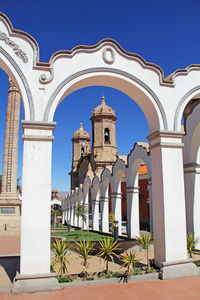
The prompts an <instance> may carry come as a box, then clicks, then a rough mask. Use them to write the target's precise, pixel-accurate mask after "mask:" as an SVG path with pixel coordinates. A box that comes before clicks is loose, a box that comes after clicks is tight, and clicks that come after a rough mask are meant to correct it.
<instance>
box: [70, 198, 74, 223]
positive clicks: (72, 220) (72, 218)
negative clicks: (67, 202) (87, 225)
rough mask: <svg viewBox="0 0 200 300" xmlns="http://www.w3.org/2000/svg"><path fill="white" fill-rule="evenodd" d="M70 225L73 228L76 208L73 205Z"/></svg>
mask: <svg viewBox="0 0 200 300" xmlns="http://www.w3.org/2000/svg"><path fill="white" fill-rule="evenodd" d="M70 224H71V226H74V206H73V204H72V203H71V209H70Z"/></svg>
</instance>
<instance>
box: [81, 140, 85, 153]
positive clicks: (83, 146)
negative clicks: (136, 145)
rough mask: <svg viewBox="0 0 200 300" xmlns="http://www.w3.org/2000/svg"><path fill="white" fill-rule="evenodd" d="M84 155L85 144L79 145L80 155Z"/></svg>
mask: <svg viewBox="0 0 200 300" xmlns="http://www.w3.org/2000/svg"><path fill="white" fill-rule="evenodd" d="M84 153H85V143H84V142H83V143H81V155H83V154H84Z"/></svg>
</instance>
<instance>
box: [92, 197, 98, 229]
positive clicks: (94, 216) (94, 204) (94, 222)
mask: <svg viewBox="0 0 200 300" xmlns="http://www.w3.org/2000/svg"><path fill="white" fill-rule="evenodd" d="M92 229H93V230H99V201H96V200H93V201H92Z"/></svg>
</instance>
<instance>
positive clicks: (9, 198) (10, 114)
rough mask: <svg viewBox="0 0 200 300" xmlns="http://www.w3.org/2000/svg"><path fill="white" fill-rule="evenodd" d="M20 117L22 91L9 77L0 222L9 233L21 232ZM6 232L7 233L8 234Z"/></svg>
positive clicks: (0, 196) (0, 195)
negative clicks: (19, 181) (19, 183)
mask: <svg viewBox="0 0 200 300" xmlns="http://www.w3.org/2000/svg"><path fill="white" fill-rule="evenodd" d="M19 118H20V93H19V91H18V89H17V87H16V85H15V83H14V82H13V80H12V79H10V78H9V90H8V102H7V112H6V126H5V136H4V152H3V175H2V191H1V194H0V224H6V225H7V231H6V232H9V233H8V234H12V230H13V234H16V233H17V232H18V233H20V222H21V221H20V205H21V204H20V200H19V197H18V193H17V160H18V140H19ZM6 232H5V234H6Z"/></svg>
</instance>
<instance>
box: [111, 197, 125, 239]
mask: <svg viewBox="0 0 200 300" xmlns="http://www.w3.org/2000/svg"><path fill="white" fill-rule="evenodd" d="M111 198H112V212H113V214H114V216H115V221H118V229H119V235H121V234H122V200H121V193H111Z"/></svg>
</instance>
